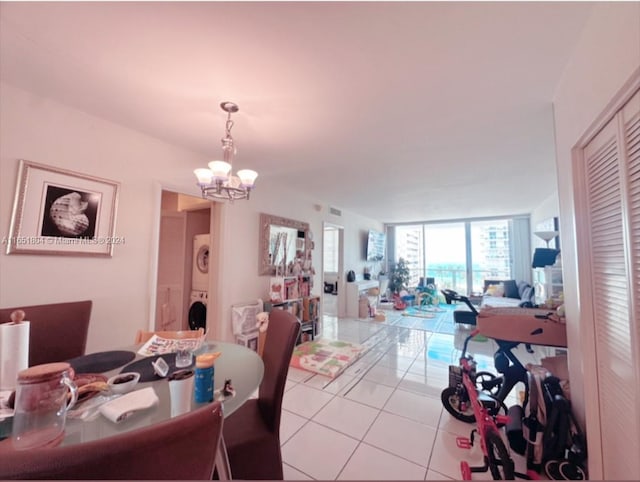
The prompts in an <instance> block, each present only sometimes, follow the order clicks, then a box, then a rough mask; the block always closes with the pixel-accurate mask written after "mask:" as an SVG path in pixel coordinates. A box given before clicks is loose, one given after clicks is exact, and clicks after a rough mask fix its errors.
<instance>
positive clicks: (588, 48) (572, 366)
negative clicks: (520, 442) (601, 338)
mask: <svg viewBox="0 0 640 482" xmlns="http://www.w3.org/2000/svg"><path fill="white" fill-rule="evenodd" d="M639 67H640V4H638V3H637V2H633V3H631V2H629V3H626V2H610V3H609V2H605V3H597V4H594V7H593V11H592V15H591V17H590V19H589V21H588V22H587V25H586V27H585V30H584V32H583V34H582V37H581V39H580V41H579V43H578V45H577V46H576V49H575V51H574V54H573V56H572V58H571V61H570V63H569V65H568V66H567V68H566V70H565V72H564V75H563V78H562V81H561V83H560V84H559V86H558V89H557V91H556V95H555V101H554V111H555V124H556V154H557V162H558V192H559V202H560V236H561V243H560V244H561V246H562V263H563V276H564V294H565V308H566V316H567V338H568V342H569V370H570V376H571V392H572V403H573V405H574V410H575V412H576V414H577V416H578V418H579V420H580V421H581V422H584V419H585V414H586V413H587V414H588V419H589V420H593V419H595V418H594V417H597V414H595V413H589V412H590V411H592V410H593V398H594V397H593V395H590V394H589V393H585V379H586V378H589V381H588V382H587V384H589V383H590V381H591V380H593V379H594V377H595V371H594V368H595V367H594V360H593V357H592V356H591V354H592V353H593V346H592V345H590V344H589V343H588V338H589V336H584V335H585V334H584V333H581V326H580V319H581V311H580V310H581V308H580V306H581V303H580V299H579V297H578V283H579V282H580V269H579V267H578V263H577V258H576V232H575V228H574V226H575V209H574V201H573V199H574V192H573V188H572V176H573V173H572V166H571V149H572V148H573V147H574V146H575V145H576V143H577V142H578V140H579V139H580V137H581V136H582V135H583V134H584V133H585V132H586V131H587V129H588V128H589V127H590V125H591V124H592V123H593V122H594V121H595V119H596V118H597V117H598V116H599V115H600V113H601V112H603V111H604V110H605V108H606V106H607V104H608V103H609V102H610V101H611V99H612V98H613V96H614V95H615V94H616V93H617V92H618V91H619V90H620V89H621V88H622V86H623V85H624V84H625V82H626V81H627V80H628V79H629V78H630V77H631V75H632V73H633V72H634V71H635V70H636V69H638V68H639ZM582 281H583V282H586V281H587V280H582ZM587 302H588V300H585V301H584V303H587ZM581 335H582V336H581ZM590 428H592V427H590V426H589V425H587V429H590ZM596 428H597V427H596ZM596 437H598V434H597V433H593V432H592V433H591V437H590V443H592V442H594V447H593V448H596V444H597V443H599V441H596V440H595V438H596ZM594 453H595V451H594V452H592V454H594ZM621 456H623V455H622V454H621ZM626 456H629V454H627V455H626ZM590 468H591V467H590ZM595 468H596V470H597V467H595ZM598 475H599V474H598V473H597V472H595V473H591V474H590V476H591V477H592V478H595V479H597V478H599V476H598ZM600 477H601V475H600Z"/></svg>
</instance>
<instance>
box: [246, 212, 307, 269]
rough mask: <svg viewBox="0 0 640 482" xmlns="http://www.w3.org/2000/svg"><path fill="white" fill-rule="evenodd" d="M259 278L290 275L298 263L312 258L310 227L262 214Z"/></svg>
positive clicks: (305, 224) (292, 220)
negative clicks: (293, 265) (296, 262)
mask: <svg viewBox="0 0 640 482" xmlns="http://www.w3.org/2000/svg"><path fill="white" fill-rule="evenodd" d="M259 233H260V252H259V255H258V263H259V266H258V274H260V275H267V276H274V275H283V276H284V275H286V274H288V273H287V266H289V265H290V264H291V263H292V262H295V260H296V259H303V260H304V259H307V258H309V257H310V251H311V239H310V236H309V233H310V231H309V223H303V222H301V221H296V220H294V219H288V218H283V217H280V216H272V215H270V214H265V213H260V230H259Z"/></svg>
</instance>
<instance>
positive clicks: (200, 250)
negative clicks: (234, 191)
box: [154, 189, 211, 330]
mask: <svg viewBox="0 0 640 482" xmlns="http://www.w3.org/2000/svg"><path fill="white" fill-rule="evenodd" d="M210 225H211V203H210V202H208V201H205V200H204V199H201V198H197V197H194V196H189V195H186V194H181V193H177V192H173V191H169V190H164V189H163V190H162V197H161V214H160V233H159V240H158V272H157V278H156V303H155V323H154V329H155V330H188V329H197V328H204V329H205V330H206V320H207V309H206V307H207V303H208V298H209V289H210V286H209V284H208V280H209V274H208V266H209V248H208V245H209V242H210V241H209V240H210V237H211V229H210ZM196 245H197V246H196Z"/></svg>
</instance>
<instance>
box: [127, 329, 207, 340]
mask: <svg viewBox="0 0 640 482" xmlns="http://www.w3.org/2000/svg"><path fill="white" fill-rule="evenodd" d="M153 335H158V336H161V337H163V338H170V339H172V340H176V339H183V338H200V337H201V336H204V328H198V329H197V330H178V331H143V330H138V332H137V333H136V338H135V341H134V343H146V342H147V341H149V339H150V338H151V337H152V336H153Z"/></svg>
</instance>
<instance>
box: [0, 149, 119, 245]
mask: <svg viewBox="0 0 640 482" xmlns="http://www.w3.org/2000/svg"><path fill="white" fill-rule="evenodd" d="M119 187H120V185H119V183H117V182H115V181H110V180H107V179H101V178H98V177H94V176H89V175H86V174H81V173H78V172H73V171H69V170H66V169H59V168H56V167H51V166H46V165H43V164H37V163H35V162H31V161H25V160H21V161H20V166H19V172H18V182H17V185H16V194H15V199H14V203H13V213H12V215H11V227H10V230H9V236H8V237H7V238H5V239H3V241H4V242H5V243H6V245H7V254H49V255H83V256H112V255H113V247H114V245H116V244H123V243H124V238H121V237H117V236H116V235H115V225H116V210H117V205H118V189H119Z"/></svg>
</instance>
